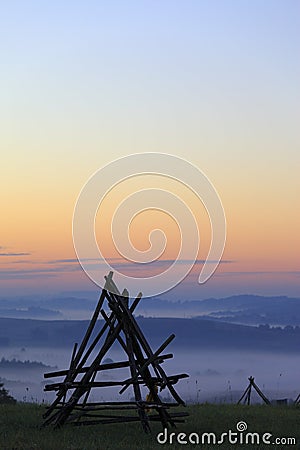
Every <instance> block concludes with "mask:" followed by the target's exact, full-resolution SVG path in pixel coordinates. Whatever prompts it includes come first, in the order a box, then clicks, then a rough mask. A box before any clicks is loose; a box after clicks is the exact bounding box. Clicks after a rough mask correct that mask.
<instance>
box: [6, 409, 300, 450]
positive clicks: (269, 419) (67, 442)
mask: <svg viewBox="0 0 300 450" xmlns="http://www.w3.org/2000/svg"><path fill="white" fill-rule="evenodd" d="M184 410H185V411H187V412H188V413H189V417H187V420H186V422H185V423H183V424H178V425H177V428H176V429H172V430H169V431H168V435H167V443H161V444H159V443H158V442H157V435H158V433H161V432H162V428H161V425H160V424H158V423H152V424H151V429H152V433H151V434H150V435H146V434H144V433H143V431H142V429H141V425H140V424H139V423H132V424H118V425H94V426H80V427H74V426H71V425H66V426H65V427H63V428H61V429H58V430H54V429H53V428H51V427H48V428H41V427H40V426H41V424H42V422H43V419H42V415H43V412H44V411H45V406H44V405H38V404H29V403H17V404H15V405H0V449H1V450H96V449H97V450H98V449H99V450H100V449H101V450H102V449H105V450H106V449H107V450H108V449H109V450H114V449H124V450H125V449H126V450H141V449H159V448H169V449H179V448H199V449H200V448H201V449H216V448H220V449H226V450H228V449H238V450H241V449H248V448H249V449H251V450H253V449H267V448H270V446H271V448H280V449H285V448H287V449H288V448H297V449H298V448H300V426H299V425H300V408H299V407H294V406H276V407H270V406H266V405H252V406H244V405H213V404H200V405H192V406H187V407H186V408H184ZM239 422H244V423H245V424H246V426H247V430H245V431H242V430H240V432H237V423H239ZM240 426H242V425H240ZM229 430H232V433H237V434H236V435H234V434H232V435H231V439H233V440H234V439H239V440H240V439H242V440H243V443H242V444H241V443H240V441H238V442H237V443H230V441H229V440H228V439H229V438H228V436H226V437H224V438H223V443H218V441H219V440H222V438H221V435H222V433H226V432H228V431H229ZM171 432H175V433H176V434H175V435H173V436H172V437H170V433H171ZM179 433H184V435H179ZM191 433H194V434H193V435H192V434H191ZM203 433H215V434H216V439H217V441H216V443H215V444H213V440H212V436H210V438H209V439H211V441H210V444H208V436H205V438H204V439H205V442H204V444H202V438H203ZM247 433H258V434H259V439H260V441H259V444H258V443H257V440H256V439H257V438H253V439H254V441H253V442H252V441H251V439H252V438H251V436H250V435H249V436H250V437H249V438H248V444H246V443H245V442H246V434H247ZM265 433H269V434H268V435H265V439H266V442H265V443H263V441H262V436H263V435H264V434H265ZM196 434H197V435H198V436H199V444H198V443H197V440H196V439H197V438H196ZM165 436H166V435H161V436H160V438H161V441H162V442H164V441H165ZM178 437H179V441H180V440H181V441H187V443H186V444H184V443H178V442H177V439H178ZM277 438H279V440H278V441H277V443H276V439H277ZM288 438H294V439H295V441H294V442H292V441H290V443H289V441H288ZM170 439H172V443H171V444H170ZM190 440H191V441H192V443H191V442H190ZM194 442H195V443H194Z"/></svg>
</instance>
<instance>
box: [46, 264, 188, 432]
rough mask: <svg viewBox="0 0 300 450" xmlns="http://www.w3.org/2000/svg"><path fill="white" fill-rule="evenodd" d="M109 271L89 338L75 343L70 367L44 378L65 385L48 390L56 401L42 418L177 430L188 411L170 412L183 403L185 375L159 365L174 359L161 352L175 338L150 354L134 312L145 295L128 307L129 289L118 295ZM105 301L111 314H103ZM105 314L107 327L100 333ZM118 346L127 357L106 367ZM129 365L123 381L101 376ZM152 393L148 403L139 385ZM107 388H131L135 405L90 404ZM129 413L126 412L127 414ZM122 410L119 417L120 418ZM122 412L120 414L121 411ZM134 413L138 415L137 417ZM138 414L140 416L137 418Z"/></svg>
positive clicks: (58, 424) (56, 423)
mask: <svg viewBox="0 0 300 450" xmlns="http://www.w3.org/2000/svg"><path fill="white" fill-rule="evenodd" d="M112 275H113V273H112V272H110V273H109V275H108V276H107V277H105V280H106V282H105V286H104V288H103V290H102V293H101V296H100V299H99V301H98V304H97V306H96V309H95V311H94V314H93V316H92V318H91V321H90V323H89V326H88V328H87V330H86V333H85V336H84V338H83V340H82V342H81V344H80V346H79V347H78V344H77V343H76V344H75V345H74V350H73V354H72V357H71V362H70V367H69V368H68V369H67V370H62V371H56V372H50V373H46V374H45V375H44V377H45V378H53V377H63V379H62V381H59V382H57V383H52V384H48V385H46V386H45V388H44V390H45V391H56V399H55V400H54V401H53V403H52V404H51V406H49V407H48V409H47V411H46V413H45V414H44V419H45V421H44V424H43V426H46V425H50V424H51V425H54V427H61V426H63V425H64V424H65V423H72V424H73V425H91V424H98V423H99V424H108V423H119V422H135V421H140V422H141V424H142V427H143V429H144V431H145V432H150V425H149V422H150V421H160V422H161V423H162V425H163V427H168V426H170V425H171V426H175V423H176V422H184V419H183V417H184V416H187V415H188V414H187V413H185V412H177V413H171V412H170V409H171V408H172V407H173V406H178V405H183V406H185V403H184V401H183V400H182V399H181V398H180V396H179V395H178V393H177V392H176V390H175V389H174V384H176V383H177V382H178V380H180V379H182V378H186V377H188V375H187V374H179V375H173V376H167V375H166V373H165V371H164V370H163V368H162V367H161V364H162V363H163V361H164V360H166V359H169V358H172V357H173V355H172V354H163V353H162V352H163V351H164V350H165V348H166V347H167V345H168V344H169V343H170V342H171V341H172V340H173V339H174V337H175V335H174V334H172V335H171V336H170V337H169V338H168V339H167V340H166V341H165V342H164V343H163V344H162V345H161V346H160V347H159V348H158V349H157V350H156V351H155V352H153V351H152V349H151V347H150V345H149V343H148V342H147V340H146V338H145V336H144V334H143V332H142V330H141V328H140V327H139V325H138V323H137V321H136V319H135V317H134V316H133V312H134V311H135V309H136V307H137V305H138V303H139V301H140V300H141V297H142V294H141V293H140V294H139V295H138V296H137V297H136V298H135V300H134V301H133V302H132V303H131V304H130V301H129V297H128V292H127V290H126V289H124V291H123V292H122V294H120V292H119V290H118V288H117V286H116V285H115V283H114V281H113V279H112ZM105 301H107V305H108V307H109V310H110V313H109V314H106V312H105V311H104V309H103V307H104V302H105ZM100 315H101V316H102V318H103V319H104V324H103V322H102V321H101V322H102V327H100V329H99V330H98V329H97V328H98V326H99V324H100V322H99V321H98V318H99V317H100ZM115 342H118V343H119V344H120V346H121V348H122V349H123V350H124V353H125V355H126V358H125V360H124V361H120V362H109V363H106V364H105V363H102V361H103V358H104V357H105V356H106V355H107V352H108V351H109V349H110V348H111V347H112V345H113V344H114V343H115ZM124 367H128V368H129V370H130V376H129V378H127V379H125V380H121V381H107V380H105V381H104V380H103V379H102V378H101V381H99V376H98V375H100V376H101V375H102V374H103V372H104V371H106V370H111V369H118V368H124ZM97 378H98V379H97ZM142 385H145V386H146V387H147V389H148V391H149V393H148V395H147V397H146V398H145V400H144V399H143V398H142V390H141V386H142ZM108 386H120V389H121V390H120V391H119V393H120V394H122V393H124V392H125V391H126V389H127V388H129V387H132V388H133V393H134V400H133V401H120V402H91V401H89V396H90V393H91V390H93V392H94V390H95V389H96V388H104V387H108ZM165 388H167V389H168V390H169V394H170V395H171V396H172V397H173V401H172V402H169V403H166V402H163V401H162V400H161V399H160V397H159V395H158V389H160V390H162V389H165ZM125 411H126V412H125ZM118 412H119V414H118ZM120 412H121V413H120ZM133 413H135V415H133ZM136 413H137V414H136Z"/></svg>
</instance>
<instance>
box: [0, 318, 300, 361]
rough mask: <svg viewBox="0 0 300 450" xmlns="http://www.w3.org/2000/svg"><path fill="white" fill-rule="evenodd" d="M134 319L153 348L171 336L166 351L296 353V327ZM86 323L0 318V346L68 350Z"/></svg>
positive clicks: (299, 338) (299, 345)
mask: <svg viewBox="0 0 300 450" xmlns="http://www.w3.org/2000/svg"><path fill="white" fill-rule="evenodd" d="M137 319H138V322H139V324H140V326H141V327H142V329H143V331H144V333H145V335H146V337H147V338H148V339H149V341H150V342H151V344H152V345H153V347H154V348H156V347H158V346H159V345H160V344H161V343H162V342H163V340H164V339H166V338H167V337H168V336H169V335H170V334H171V333H175V335H176V339H175V340H174V341H173V343H172V344H171V346H170V348H172V347H174V348H179V347H180V348H189V349H194V350H195V349H215V350H222V349H226V350H229V349H233V350H241V351H242V350H256V351H270V352H285V353H287V352H297V353H299V352H300V328H299V327H286V328H285V329H282V328H271V327H269V326H259V327H250V326H245V325H237V324H230V323H225V322H220V321H214V320H206V319H201V320H198V319H176V318H175V319H174V318H144V317H138V318H137ZM88 323H89V322H88V321H73V320H72V321H71V320H68V321H49V320H47V321H42V320H29V319H27V320H26V319H8V318H0V346H5V347H9V346H10V347H15V346H18V347H23V346H30V347H48V348H50V347H58V348H63V347H71V346H73V344H74V342H80V341H81V339H82V337H83V335H84V333H85V330H86V328H87V326H88ZM102 323H103V322H102V321H100V323H99V325H98V330H99V327H100V326H101V324H102Z"/></svg>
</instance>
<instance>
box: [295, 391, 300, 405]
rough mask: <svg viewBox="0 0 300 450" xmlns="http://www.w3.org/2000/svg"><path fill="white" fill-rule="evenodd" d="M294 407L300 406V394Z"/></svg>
mask: <svg viewBox="0 0 300 450" xmlns="http://www.w3.org/2000/svg"><path fill="white" fill-rule="evenodd" d="M294 405H300V394H298V396H297V398H296V400H295V401H294Z"/></svg>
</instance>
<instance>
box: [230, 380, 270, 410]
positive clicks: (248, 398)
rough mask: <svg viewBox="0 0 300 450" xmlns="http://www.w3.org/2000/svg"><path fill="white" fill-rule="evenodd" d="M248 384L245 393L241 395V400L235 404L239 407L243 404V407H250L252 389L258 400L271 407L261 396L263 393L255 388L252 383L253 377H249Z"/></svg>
mask: <svg viewBox="0 0 300 450" xmlns="http://www.w3.org/2000/svg"><path fill="white" fill-rule="evenodd" d="M248 380H249V384H248V387H247V389H246V390H245V392H244V393H243V395H242V396H241V398H240V399H239V401H238V402H237V404H238V405H239V404H240V403H242V402H243V403H244V404H245V405H246V404H247V405H250V402H251V391H252V388H253V389H254V390H255V391H256V392H257V394H258V395H259V396H260V398H262V399H263V401H264V402H265V403H266V405H271V402H270V400H269V399H268V398H267V397H266V396H265V395H264V394H263V392H262V391H261V390H260V389H259V387H258V386H257V384H256V383H255V382H254V377H249V378H248Z"/></svg>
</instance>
